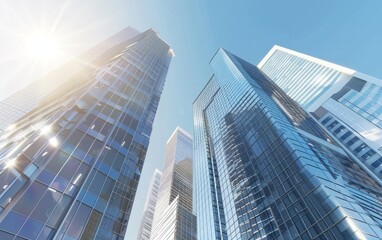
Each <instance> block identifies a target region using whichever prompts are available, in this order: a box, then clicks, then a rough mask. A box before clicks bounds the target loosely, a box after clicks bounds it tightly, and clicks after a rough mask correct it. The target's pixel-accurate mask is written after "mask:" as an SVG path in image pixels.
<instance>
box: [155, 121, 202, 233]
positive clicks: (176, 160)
mask: <svg viewBox="0 0 382 240" xmlns="http://www.w3.org/2000/svg"><path fill="white" fill-rule="evenodd" d="M192 179H193V178H192V137H191V135H190V134H189V133H187V132H186V131H185V130H183V129H181V128H179V127H178V128H176V129H175V131H174V133H173V134H172V135H171V137H170V139H169V140H168V141H167V146H166V156H165V164H164V168H163V174H162V179H161V184H160V187H159V197H158V201H157V206H156V208H155V215H154V224H153V232H152V235H151V239H152V240H196V217H195V215H194V214H193V211H192V184H193V183H192Z"/></svg>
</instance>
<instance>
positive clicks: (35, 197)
mask: <svg viewBox="0 0 382 240" xmlns="http://www.w3.org/2000/svg"><path fill="white" fill-rule="evenodd" d="M46 189H47V187H46V186H44V185H42V184H41V183H38V182H34V183H32V185H31V186H30V187H29V188H28V190H27V191H26V192H25V193H24V195H23V196H22V197H21V198H20V200H19V201H18V202H17V204H16V206H15V207H14V210H15V211H16V212H18V213H21V214H24V215H26V216H28V215H29V214H30V213H31V211H32V209H33V208H34V207H35V206H36V204H37V202H38V201H39V200H40V198H41V196H42V195H43V193H44V192H45V190H46Z"/></svg>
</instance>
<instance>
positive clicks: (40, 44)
mask: <svg viewBox="0 0 382 240" xmlns="http://www.w3.org/2000/svg"><path fill="white" fill-rule="evenodd" d="M25 45H26V46H25V47H26V52H27V53H28V54H29V55H31V57H33V58H36V59H39V60H42V61H47V60H53V58H55V57H57V55H58V54H59V52H60V47H61V46H60V45H61V44H60V43H59V41H58V39H57V38H55V37H54V36H53V35H50V34H46V33H39V34H35V35H32V36H31V37H29V38H27V40H26V43H25Z"/></svg>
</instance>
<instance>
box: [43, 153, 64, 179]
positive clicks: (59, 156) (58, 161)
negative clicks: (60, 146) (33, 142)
mask: <svg viewBox="0 0 382 240" xmlns="http://www.w3.org/2000/svg"><path fill="white" fill-rule="evenodd" d="M68 158H69V154H67V153H64V152H62V151H58V152H57V153H56V154H55V155H54V156H53V157H52V159H51V160H50V162H49V163H48V165H47V166H46V169H47V170H49V171H51V172H52V173H54V174H56V173H58V172H59V171H60V169H61V168H62V167H63V166H64V164H65V162H66V160H67V159H68Z"/></svg>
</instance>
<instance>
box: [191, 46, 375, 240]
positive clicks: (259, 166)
mask: <svg viewBox="0 0 382 240" xmlns="http://www.w3.org/2000/svg"><path fill="white" fill-rule="evenodd" d="M211 66H212V68H213V71H214V76H213V77H212V78H211V80H210V81H209V82H208V83H207V85H206V87H205V88H204V89H203V90H202V92H201V93H200V95H199V96H198V97H197V99H196V100H195V102H194V104H193V110H194V158H195V161H194V178H195V189H194V193H195V195H196V196H195V207H196V214H197V216H198V218H197V223H198V224H197V225H198V238H199V239H380V238H381V237H382V221H381V220H382V218H381V217H382V214H381V212H382V207H381V206H382V205H381V197H382V188H381V187H380V185H378V184H377V183H376V182H375V181H374V180H373V179H372V178H370V176H369V175H368V174H367V173H366V172H365V171H364V170H362V169H361V168H360V167H359V166H358V165H357V164H356V163H354V161H353V160H352V159H350V158H349V157H348V156H347V155H346V153H345V151H343V150H342V148H340V147H339V146H338V145H337V144H336V142H335V140H334V139H333V138H332V137H331V136H330V135H328V134H327V133H326V132H325V131H324V130H323V129H322V128H321V127H320V125H319V124H318V123H317V122H316V120H314V119H313V118H312V117H311V116H310V115H309V114H307V113H306V112H305V111H304V110H303V109H302V108H301V107H300V106H299V105H298V104H297V103H296V102H295V101H293V100H292V99H291V98H290V97H288V96H287V95H286V94H285V93H284V92H283V91H282V90H281V89H280V88H279V87H278V86H277V85H275V84H274V83H273V82H271V81H270V80H269V78H268V77H267V76H266V75H265V74H264V73H263V72H262V71H261V70H259V69H258V68H257V67H256V66H253V65H251V64H249V63H247V62H246V61H244V60H242V59H240V58H238V57H236V56H234V55H233V54H231V53H229V52H227V51H225V50H223V49H220V50H218V52H217V53H216V54H215V56H214V58H213V59H212V61H211Z"/></svg>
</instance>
